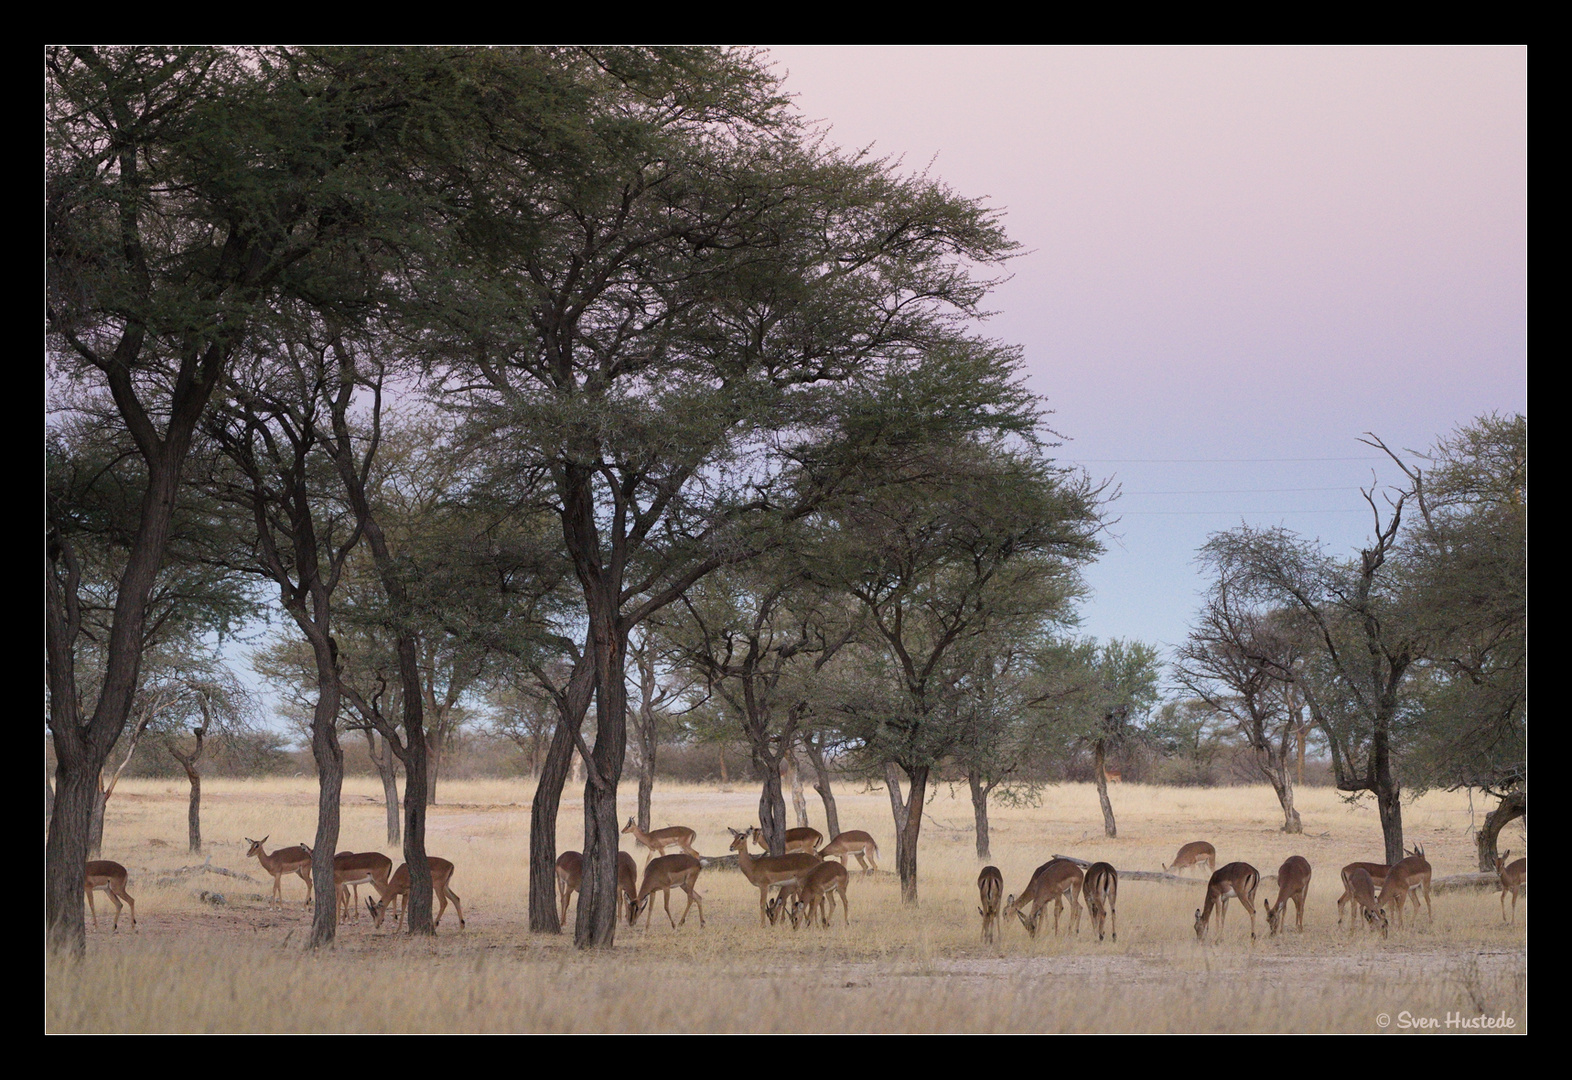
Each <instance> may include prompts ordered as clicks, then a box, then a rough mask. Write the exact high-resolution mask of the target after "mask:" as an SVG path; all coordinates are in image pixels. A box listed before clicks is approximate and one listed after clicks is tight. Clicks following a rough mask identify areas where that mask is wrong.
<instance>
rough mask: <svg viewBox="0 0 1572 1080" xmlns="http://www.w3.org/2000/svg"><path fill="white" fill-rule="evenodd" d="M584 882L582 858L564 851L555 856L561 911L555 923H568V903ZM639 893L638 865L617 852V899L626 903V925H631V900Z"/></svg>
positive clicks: (626, 854) (571, 852) (630, 856)
mask: <svg viewBox="0 0 1572 1080" xmlns="http://www.w3.org/2000/svg"><path fill="white" fill-rule="evenodd" d="M583 881H584V856H583V855H580V854H579V853H578V852H577V851H564V852H563V853H562V854H561V855H558V856H557V900H558V902H559V904H560V905H561V911H560V913H559V914H558V916H557V922H558V923H559V924H560V925H562V926H566V925H567V923H568V901H569V900H570V899H571V898H572V896H573V894H574V893H576V892H578V891H579V886H580V885H581V884H583ZM638 891H639V864H638V863H636V862H634V861H633V856H632V855H629V854H628V853H627V852H626V851H619V852H617V899H618V900H620V901H622V902H624V903H626V904H627V907H626V908H625V909H624V910H625V913H626V915H627V919H628V925H629V926H632V925H633V898H634V895H635V894H636V893H637V892H638Z"/></svg>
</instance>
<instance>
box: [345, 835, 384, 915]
mask: <svg viewBox="0 0 1572 1080" xmlns="http://www.w3.org/2000/svg"><path fill="white" fill-rule="evenodd" d="M392 873H393V860H392V859H390V858H388V857H387V856H386V855H384V854H382V852H380V851H364V852H360V853H356V852H353V851H341V852H339V853H338V854H337V855H335V856H333V884H334V885H335V886H337V890H338V918H339V921H340V922H343V921H344V920H345V919H346V918H348V917H349V914H350V912H354V913H355V917H356V918H357V919H358V918H359V917H360V887H361V886H362V885H369V884H371V883H372V881H380V882H381V883H382V884H383V885H384V886H385V885H387V883H388V876H389V875H390V874H392ZM351 889H353V890H354V894H353V898H352V897H351V893H350V890H351Z"/></svg>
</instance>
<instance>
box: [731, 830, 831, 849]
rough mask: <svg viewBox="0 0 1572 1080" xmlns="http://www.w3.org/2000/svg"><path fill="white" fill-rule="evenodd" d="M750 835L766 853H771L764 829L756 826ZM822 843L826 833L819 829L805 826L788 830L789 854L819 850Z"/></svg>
mask: <svg viewBox="0 0 1572 1080" xmlns="http://www.w3.org/2000/svg"><path fill="white" fill-rule="evenodd" d="M748 835H749V836H751V837H752V838H753V842H754V843H755V844H758V845H759V846H760V847H761V848H763V849H764V853H765V854H766V855H768V854H769V853H770V845H768V844H766V843H765V842H764V830H763V829H761V828H759V827H758V826H754V828H753V829H752V830H751V831H750V832H749V834H748ZM822 843H824V834H823V833H821V832H820V831H819V830H818V829H810V828H807V827H806V826H805V827H803V828H800V829H787V830H786V854H788V855H790V854H791V853H792V852H794V851H806V852H809V853H810V854H811V853H812V852H815V851H817V850H818V849H819V845H820V844H822Z"/></svg>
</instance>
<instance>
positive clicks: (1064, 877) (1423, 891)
mask: <svg viewBox="0 0 1572 1080" xmlns="http://www.w3.org/2000/svg"><path fill="white" fill-rule="evenodd" d="M622 831H623V832H624V833H632V834H633V839H634V842H635V843H636V844H638V845H639V846H641V847H644V848H646V849H648V854H647V855H646V856H645V865H644V881H643V883H642V884H641V883H639V881H638V866H637V865H636V864H635V862H634V860H633V856H631V855H629V854H628V853H627V852H625V851H619V852H618V853H617V896H618V902H619V903H620V904H621V905H622V906H623V911H624V914H625V916H626V918H627V922H628V925H630V926H631V925H634V924H635V923H636V922H637V921H638V917H639V916H640V915H644V917H645V919H644V925H645V928H646V929H648V927H649V925H650V919H651V917H652V915H653V912H654V904H653V901H654V898H655V894H656V893H660V894H661V896H662V903H663V905H664V907H665V911H666V918H667V920H668V921H670V923H671V925H672V928H673V929H675V928H676V927H678V926H681V925H682V924H684V923H686V922H687V920H688V912H689V910H691V909H692V908H693V907H695V906H697V907H698V909H699V925H700V926H701V927H702V926H703V925H704V897H703V896H702V895H700V894H699V892H698V890H697V889H695V888H694V884H695V882H696V881H697V880H698V876H699V873H700V871H701V870H702V868H703V864H702V862H701V860H700V856H699V854H698V852H697V851H695V850H694V847H693V844H694V841H695V839H696V837H697V834H696V833H695V832H694V831H693V830H692V829H689V828H687V827H685V826H680V825H674V826H670V827H668V828H664V829H656V830H654V831H652V832H645V831H644V830H643V829H641V828H639V826H638V824H637V823H636V822H635V821H634V820H633V819H632V818H629V819H628V824H627V826H626V827H625V828H624V829H623V830H622ZM727 831H728V832H730V833H731V837H732V841H731V850H732V851H734V852H736V856H737V868H738V869H739V870H741V871H742V873H743V876H744V877H746V878H747V879H748V881H749V882H750V883H751V884H753V885H754V886H756V887H757V888H758V890H759V925H760V926H764V925H765V924H766V923H768V924H770V925H775V924H776V923H778V922H780V921H782V920H783V919H789V920H790V922H791V925H792V927H793V929H796V928H797V927H799V926H802V925H808V924H812V923H813V922H815V921H817V922H818V923H819V924H820V925H821V926H825V927H828V926H829V925H831V920H830V916H831V915H833V914H834V911H835V903H836V899H837V898H839V900H840V907H841V920H842V923H843V925H847V926H849V925H850V924H851V907H850V904H849V903H848V902H847V889H848V886H849V885H850V882H851V877H850V875H849V874H848V873H847V863H848V861H849V856H852V855H855V856H856V857H857V861H858V863H859V864H860V865H861V867H862V869H863V872H864V873H865V874H866V873H871V872H873V871H874V870H877V869H878V855H879V845H878V844H877V843H876V842H875V841H874V839H873V837H872V836H870V835H869V834H868V833H865V832H862V831H860V830H854V831H851V832H843V833H840V834H838V835H837V836H836V837H835V838H834V839H832V840H831V841H830V842H829V843H828V844H824V835H823V834H822V833H820V832H819V831H818V830H817V829H810V828H800V829H788V830H787V831H786V836H785V841H786V853H785V854H783V855H767V854H766V855H754V854H753V853H752V852H751V851H750V850H749V843H750V841H751V842H752V843H754V844H757V845H758V846H760V847H765V846H766V845H765V842H764V834H763V832H762V831H761V830H760V829H759V828H757V827H750V828H746V829H728V830H727ZM267 840H268V838H267V837H266V836H264V837H263V838H262V839H261V840H252V839H251V838H250V837H247V838H246V842H247V843H248V844H250V845H251V847H250V849H249V850H248V851H247V852H246V857H247V858H250V857H252V856H255V857H256V859H257V861H258V862H259V863H261V865H262V868H263V869H264V870H266V871H267V872H268V873H269V874H270V875H271V876H272V878H273V893H272V896H271V897H270V898H269V900H268V906H269V907H272V906H273V905H274V904H275V903H276V904H277V905H278V906H279V907H280V908H282V907H283V903H284V901H283V895H282V890H281V883H282V881H283V879H284V877H285V876H287V875H289V874H296V875H298V876H299V877H300V879H301V880H302V881H304V882H305V883H306V900H305V903H306V906H308V907H309V906H310V905H311V900H312V882H311V849H310V848H309V847H307V846H306V845H304V844H300V845H296V846H295V847H287V848H278V849H276V850H275V851H273V852H272V853H269V852H268V851H267V850H266V849H265V848H264V847H263V845H264V844H266V843H267ZM821 844H822V845H823V846H822V847H821V846H820V845H821ZM668 847H674V848H677V849H678V852H679V853H677V854H671V855H668V854H666V849H667V848H668ZM1511 854H1512V853H1511V852H1510V851H1508V852H1506V853H1504V854H1503V855H1502V856H1501V857H1500V858H1498V859H1497V860H1496V861H1495V863H1496V875H1497V877H1498V879H1499V884H1500V890H1501V917H1502V919H1503V920H1507V921H1509V922H1511V923H1513V924H1515V923H1516V921H1517V899H1518V895H1519V893H1521V892H1522V889H1523V886H1524V885H1525V884H1527V882H1528V860H1527V859H1526V858H1523V859H1517V860H1514V861H1513V862H1510V863H1508V862H1507V859H1508V858H1509V857H1510V856H1511ZM837 856H838V857H839V858H840V862H832V861H830V860H831V859H833V858H835V857H837ZM427 863H428V865H429V867H430V869H431V884H432V890H433V895H434V896H435V897H436V899H437V901H438V904H439V907H438V909H437V914H436V918H435V919H434V920H433V925H434V926H435V925H437V924H440V923H441V921H442V916H443V914H444V913H445V912H446V911H447V907H448V904H449V903H452V905H453V909H454V911H455V912H456V913H457V915H458V920H459V929H461V930H462V929H463V928H464V926H465V922H464V909H463V907H462V906H461V905H460V902H459V896H458V894H457V893H455V892H454V891H453V889H452V880H453V864H452V863H451V862H449V861H448V860H446V859H441V858H438V857H436V856H434V855H433V856H428V860H427ZM1083 866H1084V869H1083ZM1197 867H1199V868H1202V869H1204V870H1206V871H1208V872H1209V873H1210V877H1209V878H1208V879H1207V885H1206V897H1205V901H1204V903H1203V906H1202V907H1199V908H1197V909H1196V912H1195V936H1196V938H1197V939H1198V940H1203V941H1204V940H1205V938H1206V932H1207V929H1208V927H1209V926H1210V924H1211V920H1212V915H1213V913H1214V912H1215V913H1216V915H1217V935H1218V936H1221V935H1222V932H1223V922H1224V919H1225V918H1226V917H1227V914H1228V901H1230V900H1238V901H1239V902H1240V904H1241V905H1243V907H1244V909H1245V911H1246V912H1248V913H1249V916H1250V937H1251V939H1252V940H1253V939H1254V938H1255V936H1256V925H1255V898H1256V890H1257V888H1258V887H1259V886H1260V883H1261V874H1260V872H1259V871H1257V870H1256V868H1255V867H1253V866H1251V865H1250V864H1249V863H1245V862H1231V863H1228V864H1227V865H1225V866H1222V867H1218V866H1217V849H1216V848H1214V847H1213V846H1212V845H1211V844H1209V843H1207V842H1206V841H1204V840H1197V841H1195V842H1194V843H1189V844H1185V845H1184V846H1183V847H1181V848H1180V849H1179V852H1178V854H1177V855H1175V856H1174V861H1173V862H1171V863H1167V864H1165V865H1164V866H1163V870H1164V871H1165V872H1166V873H1169V874H1172V873H1176V872H1177V871H1181V870H1186V869H1190V868H1197ZM556 869H557V902H558V909H559V910H558V917H559V921H560V922H562V923H564V924H565V923H566V922H567V917H568V904H569V901H570V900H572V898H573V894H574V893H575V892H578V891H579V886H580V884H581V882H582V880H583V876H584V857H583V856H582V855H581V854H580V853H579V852H577V851H566V852H563V853H562V855H561V856H559V857H558V859H557V868H556ZM1310 874H1311V870H1310V863H1309V862H1308V861H1307V860H1306V859H1305V858H1303V857H1302V856H1299V855H1292V856H1290V857H1289V858H1288V859H1287V860H1285V861H1284V862H1283V864H1282V865H1281V866H1280V867H1278V869H1277V899H1276V900H1275V901H1273V902H1270V903H1269V902H1267V900H1266V899H1265V898H1263V899H1262V902H1261V909H1262V911H1263V913H1264V914H1265V915H1266V923H1267V927H1268V928H1269V930H1270V933H1271V934H1272V935H1274V936H1275V935H1276V934H1278V933H1279V932H1280V931H1282V930H1283V929H1284V928H1285V925H1286V923H1287V918H1288V905H1289V903H1290V902H1292V903H1293V905H1294V921H1295V926H1296V928H1297V929H1298V930H1299V931H1300V932H1301V933H1302V932H1303V931H1304V927H1305V901H1306V898H1307V897H1308V895H1309V891H1310ZM126 876H127V874H126V868H125V867H123V866H121V865H120V864H119V863H115V862H108V861H94V862H89V863H88V864H87V877H86V885H85V894H86V898H87V903H88V908H89V909H90V910H91V911H92V915H93V925H94V927H97V926H98V909H97V906H96V905H95V904H94V902H93V894H94V893H95V892H98V891H100V890H102V891H104V892H106V893H108V895H109V899H110V901H111V902H113V904H114V906H115V921H114V927H113V929H114V930H119V928H120V912H121V910H122V908H123V907H127V906H128V907H129V908H130V909H131V926H132V928H133V929H135V927H136V901H135V900H133V899H132V898H131V895H130V893H128V892H126ZM1341 877H1342V883H1343V894H1342V895H1341V896H1339V897H1338V898H1337V921H1338V924H1339V925H1341V924H1342V922H1343V914H1344V908H1345V906H1346V905H1348V904H1352V905H1353V914H1354V921H1351V922H1350V924H1349V925H1350V927H1352V926H1354V925H1355V924H1356V921H1357V919H1359V918H1361V917H1362V918H1363V919H1364V921H1365V924H1366V926H1367V927H1368V928H1369V929H1370V930H1371V931H1380V933H1381V935H1382V936H1383V937H1385V936H1386V934H1387V931H1388V928H1389V924H1390V921H1389V919H1388V916H1387V912H1388V910H1389V909H1390V910H1391V911H1392V913H1393V915H1394V916H1395V917H1396V921H1397V926H1398V929H1402V927H1403V906H1404V904H1405V903H1407V902H1408V901H1410V900H1411V901H1413V905H1414V914H1415V916H1416V917H1417V916H1418V913H1419V902H1420V900H1421V899H1423V901H1424V905H1425V914H1426V916H1427V918H1428V919H1429V920H1430V921H1432V922H1433V921H1434V914H1433V912H1432V911H1431V908H1430V880H1431V872H1430V863H1429V862H1427V861H1426V859H1425V852H1424V848H1422V847H1419V846H1415V848H1414V850H1413V852H1412V853H1411V854H1409V855H1407V856H1406V857H1404V858H1403V859H1401V860H1399V861H1398V862H1397V863H1395V864H1393V865H1392V866H1387V865H1385V864H1383V863H1367V862H1356V863H1349V864H1348V865H1347V866H1345V867H1343V870H1342V875H1341ZM333 882H334V886H335V889H336V892H337V900H338V909H339V918H340V920H341V921H342V920H344V919H349V918H359V899H360V886H361V885H368V886H370V887H371V889H372V890H373V891H374V892H375V893H376V894H377V898H376V899H375V900H373V899H371V898H369V897H368V898H367V899H366V908H367V910H368V911H369V912H370V913H371V918H372V922H373V924H374V925H375V926H376V927H379V928H380V927H381V925H382V920H383V917H384V915H385V914H386V912H387V910H388V907H389V903H390V902H391V904H392V908H393V919H394V922H395V924H396V923H397V922H398V920H399V918H400V915H401V912H402V908H403V907H404V906H406V905H407V903H408V897H409V889H410V878H409V867H408V865H407V864H404V863H400V864H399V867H398V869H397V870H396V871H395V870H393V861H392V860H391V859H389V858H388V857H387V856H386V855H383V854H382V853H381V852H376V851H371V852H362V853H355V852H348V851H344V852H339V853H338V854H337V855H334V856H333ZM672 889H681V890H682V891H683V892H684V893H685V894H686V895H687V899H688V902H687V906H686V907H684V908H683V910H682V918H681V919H678V918H676V917H674V916H673V915H672V913H671V890H672ZM771 889H775V890H776V895H775V896H774V897H773V898H772V897H771V896H770V890H771ZM351 890H353V894H352V893H351ZM977 893H978V898H979V907H978V909H977V913H978V914H979V915H981V916H982V938H983V940H984V941H985V942H994V941H996V940H997V939H998V937H999V926H1000V920H1001V919H1007V918H1008V917H1009V916H1011V915H1014V916H1015V917H1016V918H1018V919H1020V921H1021V925H1022V926H1024V927H1025V928H1026V932H1027V934H1028V935H1029V936H1030V937H1032V938H1036V936H1037V930H1038V928H1039V926H1040V924H1041V920H1042V917H1043V914H1044V912H1045V911H1046V910H1047V907H1048V905H1049V904H1050V903H1052V904H1053V932H1054V935H1055V936H1056V937H1057V936H1058V934H1059V920H1060V916H1061V914H1062V913H1063V911H1064V909H1065V906H1066V905H1067V904H1068V906H1069V909H1070V918H1069V923H1068V929H1069V930H1071V931H1074V932H1075V933H1079V932H1080V928H1081V900H1082V898H1084V899H1085V901H1086V907H1087V912H1088V914H1089V915H1090V917H1091V923H1092V929H1093V930H1094V931H1096V933H1097V940H1098V941H1099V942H1100V941H1102V940H1104V938H1105V937H1110V938H1112V939H1113V940H1114V941H1118V940H1119V922H1118V915H1117V911H1116V908H1117V904H1118V898H1119V872H1118V871H1117V870H1115V869H1114V868H1113V866H1112V865H1110V864H1109V863H1106V862H1097V863H1092V864H1090V865H1089V866H1085V865H1084V864H1083V863H1081V862H1080V861H1079V860H1075V859H1067V858H1063V857H1061V856H1055V857H1054V858H1052V859H1050V860H1048V861H1047V862H1045V863H1043V864H1042V865H1041V866H1039V867H1038V868H1037V869H1036V870H1035V871H1033V873H1032V876H1031V878H1030V879H1029V880H1028V881H1027V884H1026V888H1025V889H1023V890H1022V891H1021V893H1020V895H1019V896H1017V895H1015V894H1013V893H1012V894H1011V895H1010V896H1009V897H1008V898H1007V899H1005V900H1004V901H1003V902H1002V903H1001V901H1000V897H1001V895H1002V894H1003V893H1004V876H1003V874H1001V873H1000V871H999V868H998V867H996V866H986V867H984V868H983V870H982V873H980V874H978V876H977ZM1508 893H1510V894H1511V896H1512V911H1511V915H1510V916H1508V914H1507V905H1506V899H1507V894H1508Z"/></svg>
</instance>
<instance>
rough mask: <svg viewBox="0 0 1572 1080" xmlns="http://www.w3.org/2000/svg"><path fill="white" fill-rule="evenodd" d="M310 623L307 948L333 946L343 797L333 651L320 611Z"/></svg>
mask: <svg viewBox="0 0 1572 1080" xmlns="http://www.w3.org/2000/svg"><path fill="white" fill-rule="evenodd" d="M318 614H319V616H321V617H320V618H319V620H318V622H317V623H316V625H317V627H319V628H321V630H320V632H319V633H316V634H314V635H312V642H311V644H312V651H313V652H314V653H315V659H316V665H317V704H316V708H314V709H313V710H312V713H311V756H312V757H313V758H315V759H316V763H317V835H316V839H315V841H314V844H315V846H314V847H313V848H312V849H311V895H312V896H313V897H314V898H315V900H316V910H314V911H313V912H312V914H311V939H310V945H311V948H313V949H320V948H323V947H325V946H330V945H332V944H333V938H334V935H335V934H337V932H338V886H337V884H336V883H335V882H334V880H333V855H334V854H335V853H336V852H337V851H338V833H339V813H340V810H339V807H340V804H341V803H342V801H343V795H344V748H343V747H342V746H340V745H339V742H338V707H339V686H338V672H337V659H338V658H337V656H336V655H335V653H336V650H335V649H334V648H333V646H332V645H331V644H330V639H329V638H328V637H327V632H326V627H327V625H328V623H327V619H326V612H325V611H320V610H319V612H318Z"/></svg>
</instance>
